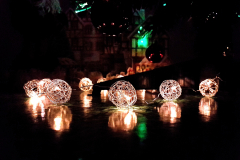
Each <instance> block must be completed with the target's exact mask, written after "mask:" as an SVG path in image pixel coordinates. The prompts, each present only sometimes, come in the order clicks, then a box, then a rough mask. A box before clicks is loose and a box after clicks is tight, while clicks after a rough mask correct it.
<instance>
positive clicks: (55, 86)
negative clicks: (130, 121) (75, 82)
mask: <svg viewBox="0 0 240 160" xmlns="http://www.w3.org/2000/svg"><path fill="white" fill-rule="evenodd" d="M71 94H72V88H71V86H70V85H69V84H68V83H67V82H65V81H64V80H61V79H54V80H52V82H51V83H50V84H49V85H48V88H47V91H46V95H47V97H48V99H49V100H50V101H51V102H52V103H56V104H61V103H66V102H67V101H69V100H70V98H71Z"/></svg>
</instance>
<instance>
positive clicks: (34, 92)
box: [23, 79, 40, 97]
mask: <svg viewBox="0 0 240 160" xmlns="http://www.w3.org/2000/svg"><path fill="white" fill-rule="evenodd" d="M38 82H39V80H37V79H34V80H31V81H28V82H27V83H25V84H24V86H23V88H24V90H25V92H26V94H27V96H28V97H36V96H39V94H40V90H39V88H38Z"/></svg>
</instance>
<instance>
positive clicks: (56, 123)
mask: <svg viewBox="0 0 240 160" xmlns="http://www.w3.org/2000/svg"><path fill="white" fill-rule="evenodd" d="M47 120H48V123H49V125H50V127H51V128H52V129H53V130H55V131H59V132H62V131H64V130H68V129H69V128H70V124H71V122H72V112H71V110H70V109H69V108H68V107H67V106H65V105H62V106H55V105H52V106H50V107H49V109H48V112H47Z"/></svg>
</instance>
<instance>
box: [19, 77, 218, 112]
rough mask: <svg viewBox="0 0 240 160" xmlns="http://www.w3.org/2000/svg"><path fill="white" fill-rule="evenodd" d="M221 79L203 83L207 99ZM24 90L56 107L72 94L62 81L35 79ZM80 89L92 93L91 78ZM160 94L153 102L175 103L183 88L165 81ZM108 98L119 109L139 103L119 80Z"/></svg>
mask: <svg viewBox="0 0 240 160" xmlns="http://www.w3.org/2000/svg"><path fill="white" fill-rule="evenodd" d="M219 79H220V78H219V77H216V78H212V79H206V80H204V81H202V82H201V83H200V84H199V91H200V93H201V94H202V95H203V96H204V97H207V98H210V97H213V96H215V95H216V93H217V92H218V88H219V85H218V80H219ZM104 81H106V79H104V78H101V79H99V80H98V81H97V83H100V82H104ZM23 88H24V90H25V92H26V94H27V96H29V97H40V96H42V95H46V97H47V98H48V99H49V100H50V101H51V102H52V103H53V104H56V105H58V104H63V103H66V102H68V101H69V100H70V98H71V94H72V88H71V86H70V85H69V84H68V83H67V82H65V81H64V80H61V79H53V80H50V79H48V78H45V79H42V80H37V79H33V80H31V81H28V82H27V83H26V84H24V86H23ZM79 88H80V89H81V90H82V91H84V92H86V91H90V90H92V89H93V83H92V81H91V80H90V79H89V78H86V77H85V78H82V79H81V80H80V82H79ZM159 92H160V93H159V94H158V96H157V97H156V98H155V99H154V100H153V101H155V100H156V99H157V98H159V96H160V95H161V96H162V97H163V99H164V100H166V101H174V100H176V99H178V98H179V97H180V96H181V94H182V88H181V86H180V84H179V83H178V82H177V81H175V80H171V79H170V80H164V81H163V82H162V83H161V85H160V86H159ZM108 98H109V101H111V102H112V103H113V104H114V105H115V106H116V107H117V108H130V107H131V106H133V105H134V104H135V103H136V101H137V92H136V90H135V88H134V86H133V85H132V84H131V83H130V82H128V81H124V80H119V81H116V82H115V83H114V84H112V86H111V87H110V89H109V91H108ZM146 103H147V102H146ZM147 104H148V103H147Z"/></svg>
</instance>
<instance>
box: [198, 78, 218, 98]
mask: <svg viewBox="0 0 240 160" xmlns="http://www.w3.org/2000/svg"><path fill="white" fill-rule="evenodd" d="M199 91H200V93H201V94H202V95H203V96H205V97H212V96H215V94H216V93H217V92H218V84H217V82H216V81H215V79H205V80H204V81H202V82H201V83H200V84H199Z"/></svg>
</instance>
